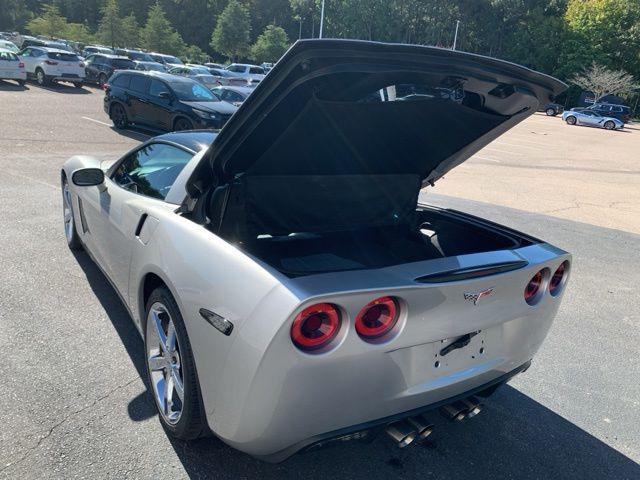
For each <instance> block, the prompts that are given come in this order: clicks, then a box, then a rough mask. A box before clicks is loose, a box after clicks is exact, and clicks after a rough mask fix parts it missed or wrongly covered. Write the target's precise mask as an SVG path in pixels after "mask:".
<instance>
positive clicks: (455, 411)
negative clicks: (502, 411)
mask: <svg viewBox="0 0 640 480" xmlns="http://www.w3.org/2000/svg"><path fill="white" fill-rule="evenodd" d="M481 411H482V405H481V404H480V401H479V400H478V399H477V398H476V397H473V396H472V397H469V398H465V399H463V400H458V401H457V402H453V403H451V404H449V405H445V406H443V407H441V408H440V413H442V415H444V416H445V417H446V418H448V419H449V420H453V421H456V422H461V421H462V420H464V419H465V418H473V417H475V416H476V415H478V414H479V413H480V412H481Z"/></svg>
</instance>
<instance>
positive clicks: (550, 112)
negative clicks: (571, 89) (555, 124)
mask: <svg viewBox="0 0 640 480" xmlns="http://www.w3.org/2000/svg"><path fill="white" fill-rule="evenodd" d="M545 113H546V114H547V117H555V116H556V115H557V114H558V112H556V111H555V109H554V108H547V111H546V112H545Z"/></svg>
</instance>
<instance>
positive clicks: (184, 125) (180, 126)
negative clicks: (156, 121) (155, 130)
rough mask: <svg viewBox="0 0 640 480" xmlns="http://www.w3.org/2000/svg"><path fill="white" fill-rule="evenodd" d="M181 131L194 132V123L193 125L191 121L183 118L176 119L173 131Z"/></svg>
mask: <svg viewBox="0 0 640 480" xmlns="http://www.w3.org/2000/svg"><path fill="white" fill-rule="evenodd" d="M181 130H193V123H191V120H189V119H187V118H183V117H180V118H178V119H176V121H175V122H174V124H173V131H174V132H179V131H181Z"/></svg>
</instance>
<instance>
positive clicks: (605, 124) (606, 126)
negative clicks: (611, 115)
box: [604, 120, 616, 130]
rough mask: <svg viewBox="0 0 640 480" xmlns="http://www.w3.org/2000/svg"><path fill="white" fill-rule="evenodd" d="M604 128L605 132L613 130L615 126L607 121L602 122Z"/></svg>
mask: <svg viewBox="0 0 640 480" xmlns="http://www.w3.org/2000/svg"><path fill="white" fill-rule="evenodd" d="M604 128H605V129H607V130H613V129H614V128H616V124H615V123H613V122H612V121H611V120H607V121H606V122H604Z"/></svg>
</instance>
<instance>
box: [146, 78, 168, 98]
mask: <svg viewBox="0 0 640 480" xmlns="http://www.w3.org/2000/svg"><path fill="white" fill-rule="evenodd" d="M163 92H165V93H167V94H171V92H170V91H169V87H167V86H166V85H165V84H164V82H161V81H160V80H151V86H150V87H149V95H151V96H152V97H157V98H160V95H161V94H162V93H163Z"/></svg>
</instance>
